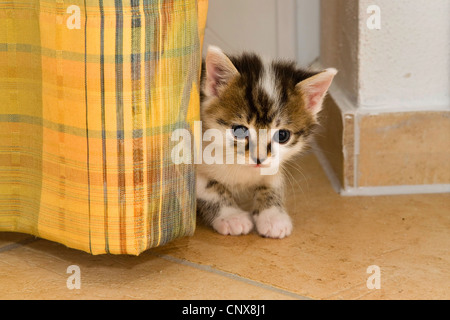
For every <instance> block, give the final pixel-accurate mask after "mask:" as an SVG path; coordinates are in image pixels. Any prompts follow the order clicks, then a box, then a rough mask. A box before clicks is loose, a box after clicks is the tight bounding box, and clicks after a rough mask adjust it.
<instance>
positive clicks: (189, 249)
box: [157, 155, 450, 299]
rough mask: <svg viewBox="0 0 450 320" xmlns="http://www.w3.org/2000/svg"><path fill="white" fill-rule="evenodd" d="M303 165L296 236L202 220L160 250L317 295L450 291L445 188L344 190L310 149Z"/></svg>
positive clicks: (294, 200) (292, 203)
mask: <svg viewBox="0 0 450 320" xmlns="http://www.w3.org/2000/svg"><path fill="white" fill-rule="evenodd" d="M300 166H301V167H302V169H301V171H302V173H300V172H299V171H297V170H292V171H291V172H292V175H293V178H292V180H293V182H292V184H293V187H292V189H291V190H290V196H289V197H288V208H289V209H290V212H291V215H292V217H293V220H294V225H295V229H294V233H293V235H292V236H291V237H289V238H287V239H284V240H271V239H263V238H260V237H258V236H257V235H255V234H251V235H248V236H245V237H239V238H234V237H222V236H220V235H218V234H216V233H214V232H213V231H211V230H209V229H206V228H204V227H200V228H198V230H197V232H196V235H195V236H194V237H192V238H190V239H181V240H179V241H176V242H174V243H172V244H169V245H168V246H166V247H162V248H158V249H157V250H158V251H159V252H164V253H166V254H170V255H173V256H177V257H179V258H182V259H186V260H190V261H195V262H197V263H201V264H207V265H211V266H214V267H215V268H218V269H220V270H224V271H227V272H231V273H236V274H239V275H241V276H243V277H248V278H251V279H254V280H257V281H260V282H264V283H270V284H275V285H277V286H278V287H280V288H283V289H284V290H287V291H291V292H294V293H297V294H299V295H302V296H307V297H311V298H316V299H347V298H349V299H350V298H351V299H357V298H367V299H372V298H373V299H376V298H379V299H397V298H398V299H421V298H436V299H448V298H449V297H450V290H449V288H450V277H449V272H448V265H449V262H450V255H449V248H450V236H449V232H448V231H449V230H450V219H449V217H450V215H449V214H450V211H449V207H450V197H449V196H448V195H444V194H434V195H405V196H384V197H341V196H339V195H337V194H336V193H334V191H333V190H332V188H331V187H330V185H329V183H328V181H327V180H326V178H325V176H324V174H323V172H322V170H321V169H320V167H319V164H318V162H317V161H316V160H315V158H314V157H313V156H311V155H310V156H307V157H306V158H304V159H303V160H302V162H301V164H300ZM297 183H298V184H300V186H301V188H302V189H303V192H301V191H300V190H299V189H300V186H297ZM288 185H289V183H288ZM289 188H290V187H289ZM370 265H378V266H379V267H380V268H381V281H382V287H381V289H380V290H376V289H374V290H369V289H368V288H367V286H366V281H367V278H368V277H369V276H370V274H368V273H367V272H366V271H367V267H368V266H370Z"/></svg>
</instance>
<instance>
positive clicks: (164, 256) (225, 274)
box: [149, 252, 313, 300]
mask: <svg viewBox="0 0 450 320" xmlns="http://www.w3.org/2000/svg"><path fill="white" fill-rule="evenodd" d="M149 253H150V254H151V255H154V256H156V257H158V258H161V259H164V260H167V261H170V262H174V263H178V264H181V265H184V266H189V267H192V268H195V269H198V270H201V271H206V272H210V273H213V274H216V275H219V276H223V277H226V278H229V279H232V280H236V281H240V282H244V283H246V284H249V285H252V286H255V287H259V288H262V289H266V290H269V291H272V292H276V293H279V294H283V295H285V296H288V297H291V298H294V299H297V300H313V299H312V298H308V297H304V296H301V295H298V294H296V293H294V292H291V291H287V290H284V289H281V288H277V287H274V286H271V285H268V284H265V283H262V282H258V281H255V280H251V279H248V278H244V277H241V276H239V275H237V274H234V273H230V272H226V271H222V270H218V269H215V268H213V267H211V266H208V265H202V264H199V263H195V262H192V261H188V260H184V259H180V258H175V257H173V256H170V255H167V254H160V253H156V252H149Z"/></svg>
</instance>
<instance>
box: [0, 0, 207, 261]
mask: <svg viewBox="0 0 450 320" xmlns="http://www.w3.org/2000/svg"><path fill="white" fill-rule="evenodd" d="M206 13H207V0H197V1H196V0H128V1H126V0H68V1H67V0H40V1H39V0H20V1H19V0H10V1H7V2H0V231H14V232H22V233H28V234H32V235H35V236H37V237H40V238H44V239H48V240H51V241H56V242H59V243H62V244H64V245H66V246H68V247H71V248H75V249H79V250H83V251H86V252H89V253H92V254H103V253H111V254H132V255H138V254H139V253H141V252H143V251H145V250H146V249H149V248H151V247H157V246H161V245H164V244H166V243H167V242H169V241H171V240H173V239H176V238H179V237H183V236H190V235H192V234H193V232H194V230H195V205H196V204H195V172H194V167H193V165H189V164H179V165H176V164H174V163H173V161H172V160H171V149H172V147H173V144H174V143H175V142H172V141H171V133H172V132H173V131H174V130H176V129H180V128H182V129H188V130H191V127H192V125H193V122H194V121H195V120H199V76H200V67H201V48H202V39H203V32H204V27H205V21H206Z"/></svg>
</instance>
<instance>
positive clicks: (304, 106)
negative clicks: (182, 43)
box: [197, 46, 337, 238]
mask: <svg viewBox="0 0 450 320" xmlns="http://www.w3.org/2000/svg"><path fill="white" fill-rule="evenodd" d="M336 73H337V71H336V70H335V69H326V70H324V71H322V72H311V71H306V70H302V69H297V68H296V66H295V64H294V63H293V62H285V61H272V62H266V61H263V60H262V59H261V58H260V57H258V56H257V55H255V54H250V53H244V54H242V55H239V56H227V55H225V54H224V53H223V52H222V51H221V50H220V49H219V48H217V47H213V46H210V47H209V48H208V51H207V56H206V59H205V61H204V63H203V71H202V87H201V120H202V127H203V128H202V129H203V132H205V131H206V130H208V129H216V132H217V130H219V132H221V133H222V137H223V141H216V140H214V141H212V142H211V144H215V143H219V142H220V145H223V146H227V147H229V148H228V149H227V150H231V152H232V153H233V154H232V157H233V159H235V156H236V157H237V156H238V155H239V154H240V155H241V156H244V155H245V164H238V163H236V162H237V161H235V163H234V164H226V163H225V162H224V163H225V164H206V163H203V164H200V165H198V166H197V213H198V215H199V217H200V218H201V219H202V220H203V221H204V222H205V223H206V224H208V225H210V226H212V228H214V230H216V231H217V232H218V233H220V234H223V235H241V234H248V233H249V232H251V231H252V230H253V228H256V231H257V232H258V233H259V234H260V235H261V236H264V237H270V238H284V237H286V236H289V235H290V234H291V232H292V221H291V218H290V217H289V215H288V213H287V212H286V210H285V208H284V204H283V187H284V183H283V180H284V179H283V174H282V172H280V171H278V172H276V173H275V174H265V175H263V174H261V173H262V170H263V169H267V168H268V167H269V166H270V165H271V164H273V163H272V162H271V161H273V159H275V158H276V159H278V161H279V164H280V166H283V164H284V163H286V161H289V160H290V159H292V157H294V156H295V155H297V154H298V153H300V152H301V151H302V150H303V149H304V147H305V145H306V144H307V142H308V139H309V138H310V136H311V134H312V132H313V128H314V126H315V125H316V124H317V114H318V113H319V111H320V110H321V108H322V102H323V99H324V97H325V94H326V92H327V90H328V88H329V86H330V85H331V82H332V80H333V78H334V76H335V75H336ZM260 129H267V130H268V131H266V132H267V134H266V136H265V138H264V137H263V138H262V139H260V138H261V136H262V134H260V132H264V131H260ZM258 139H260V140H259V141H258ZM261 140H262V143H261ZM202 148H203V150H205V148H208V145H207V144H205V143H203V147H202ZM261 149H264V150H263V151H264V152H261V151H262V150H261ZM266 149H267V150H266ZM240 150H241V151H240ZM229 152H230V151H228V153H229ZM226 156H229V154H228V155H227V151H226V152H224V159H225V158H226ZM228 162H229V161H228ZM245 193H247V194H249V195H250V197H251V198H252V199H253V204H252V207H251V209H250V210H244V209H243V208H242V207H241V206H239V199H240V198H241V196H242V195H243V194H245Z"/></svg>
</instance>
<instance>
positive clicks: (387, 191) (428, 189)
mask: <svg viewBox="0 0 450 320" xmlns="http://www.w3.org/2000/svg"><path fill="white" fill-rule="evenodd" d="M313 150H314V154H315V156H316V158H317V160H318V161H319V163H320V165H321V166H322V168H323V170H324V172H325V174H326V176H327V177H328V180H329V181H330V183H331V186H332V187H333V189H334V190H335V191H336V192H337V193H338V194H340V195H341V196H383V195H400V194H429V193H450V184H426V185H413V186H408V185H403V186H380V187H358V188H347V189H343V188H342V185H341V183H340V182H339V179H338V178H337V177H336V174H335V173H334V171H333V169H332V168H331V165H330V163H329V162H328V159H327V158H326V157H325V156H324V154H323V152H322V150H321V149H320V148H319V147H318V146H317V144H316V143H315V142H313Z"/></svg>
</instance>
